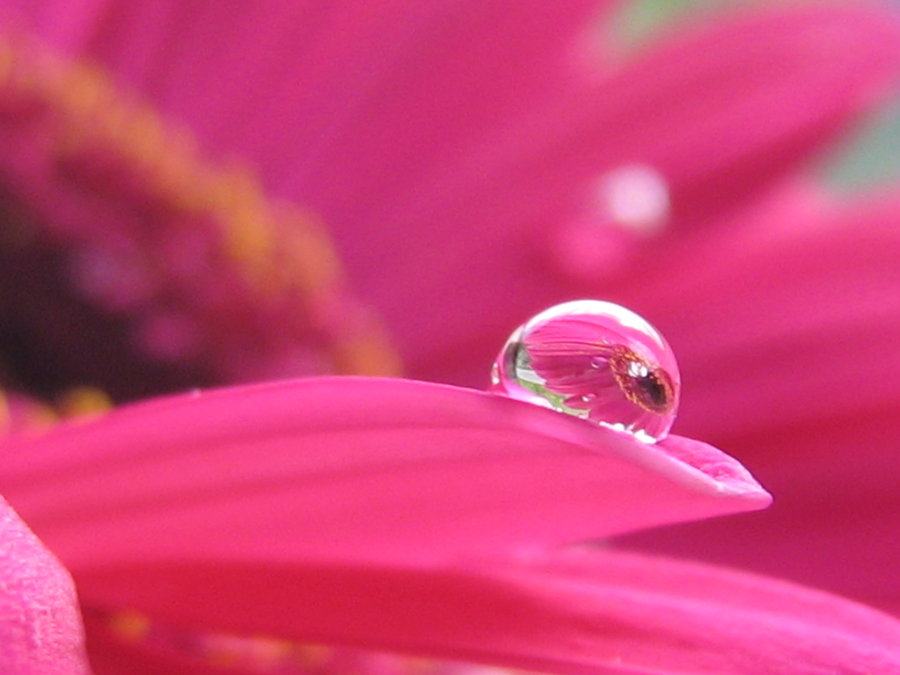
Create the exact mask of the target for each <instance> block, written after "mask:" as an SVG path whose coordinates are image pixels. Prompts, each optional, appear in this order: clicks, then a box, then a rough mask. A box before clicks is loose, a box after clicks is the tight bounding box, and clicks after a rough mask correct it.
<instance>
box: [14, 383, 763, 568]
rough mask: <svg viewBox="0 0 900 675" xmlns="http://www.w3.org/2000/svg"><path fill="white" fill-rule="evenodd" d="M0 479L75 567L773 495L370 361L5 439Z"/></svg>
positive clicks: (405, 539) (415, 535)
mask: <svg viewBox="0 0 900 675" xmlns="http://www.w3.org/2000/svg"><path fill="white" fill-rule="evenodd" d="M0 487H2V489H3V490H4V491H5V493H6V494H7V496H8V498H9V499H10V500H11V503H13V504H15V505H16V507H17V508H18V509H19V510H20V512H21V513H22V514H23V517H25V518H27V519H28V522H29V523H30V524H31V525H32V527H34V528H35V530H36V531H37V532H39V533H40V534H41V536H42V538H44V540H45V541H46V542H48V544H50V545H51V546H52V548H53V550H54V551H55V552H56V553H57V554H58V555H59V556H60V557H61V558H62V559H63V560H64V561H65V563H66V564H67V566H68V567H69V568H70V569H71V570H73V571H74V572H76V573H80V572H81V571H83V570H84V569H86V568H91V567H92V566H95V565H101V564H109V563H111V562H112V561H121V560H130V561H135V560H147V559H151V558H152V559H163V560H165V559H172V558H174V559H183V558H196V557H202V558H207V559H208V558H210V557H214V556H217V555H240V554H241V553H242V552H246V551H254V552H256V553H257V554H264V553H265V554H266V555H272V556H276V557H280V558H282V559H292V558H295V557H297V556H308V555H311V554H317V555H325V556H331V557H349V558H351V559H354V558H358V557H360V556H364V557H367V558H368V557H371V558H379V557H380V558H385V557H388V558H391V557H402V558H404V559H409V558H423V559H443V558H446V557H448V556H453V555H458V554H462V553H465V554H473V553H478V552H488V551H494V552H496V551H507V550H509V549H511V548H521V547H530V546H546V545H549V544H556V543H560V542H565V541H572V540H578V539H585V538H594V537H601V536H606V535H610V534H614V533H621V532H625V531H630V530H634V529H637V528H641V527H650V526H654V525H660V524H664V523H672V522H679V521H682V520H688V519H694V518H704V517H709V516H713V515H718V514H724V513H733V512H738V511H745V510H752V509H757V508H762V507H764V506H766V505H767V504H768V503H769V501H770V497H769V495H768V494H767V493H766V492H765V491H764V490H763V489H762V488H761V487H760V486H759V485H758V484H757V483H756V482H755V481H754V480H753V478H752V477H751V476H750V475H749V474H748V473H747V472H746V471H745V470H744V469H743V468H742V467H741V466H740V465H739V464H738V463H737V462H736V461H735V460H733V459H731V458H730V457H728V456H727V455H724V454H723V453H721V452H720V451H718V450H716V449H714V448H712V447H710V446H707V445H705V444H703V443H700V442H698V441H691V440H689V439H684V438H677V437H669V438H668V439H667V440H666V441H665V442H664V443H663V444H661V445H656V446H655V445H647V444H644V443H641V442H639V441H637V440H635V439H634V438H633V437H631V436H630V435H628V434H623V433H618V432H614V431H610V430H604V429H600V428H598V427H595V426H594V425H592V424H590V423H588V422H585V421H583V420H578V419H574V418H571V417H568V416H565V415H561V414H559V413H555V412H553V411H549V410H545V409H542V408H539V407H536V406H533V405H530V404H526V403H522V402H520V401H514V400H510V399H506V398H504V397H500V396H495V395H491V394H487V393H482V392H477V391H472V390H465V389H456V388H453V387H447V386H440V385H430V384H426V383H421V382H413V381H408V380H392V379H362V378H325V379H311V380H299V381H294V382H288V383H278V384H270V385H263V386H257V387H247V388H235V389H226V390H220V391H217V392H209V393H205V394H199V393H198V394H195V395H186V396H181V397H176V398H172V399H167V400H162V401H158V402H155V403H148V404H145V405H139V406H134V407H131V408H128V409H124V410H122V411H119V412H116V413H111V414H109V415H107V416H106V417H104V418H102V419H100V420H98V421H96V422H93V423H83V424H81V425H79V426H73V427H63V428H61V429H59V431H58V432H52V433H49V434H47V435H46V436H43V437H41V438H39V439H35V440H31V441H26V440H23V441H21V442H11V443H10V444H9V445H8V448H7V450H6V453H5V458H4V461H3V462H2V464H0Z"/></svg>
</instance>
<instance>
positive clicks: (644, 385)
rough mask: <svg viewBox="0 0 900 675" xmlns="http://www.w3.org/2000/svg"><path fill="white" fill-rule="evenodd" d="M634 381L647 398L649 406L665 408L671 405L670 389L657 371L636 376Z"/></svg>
mask: <svg viewBox="0 0 900 675" xmlns="http://www.w3.org/2000/svg"><path fill="white" fill-rule="evenodd" d="M634 383H635V385H637V388H638V389H639V390H640V392H641V394H642V396H643V397H644V399H645V400H646V402H647V404H648V407H650V408H654V409H663V410H665V408H667V407H668V405H669V389H668V387H666V385H665V384H664V383H663V381H662V380H661V379H660V378H659V377H658V376H657V375H656V373H652V372H651V373H648V374H647V375H642V376H640V377H635V378H634Z"/></svg>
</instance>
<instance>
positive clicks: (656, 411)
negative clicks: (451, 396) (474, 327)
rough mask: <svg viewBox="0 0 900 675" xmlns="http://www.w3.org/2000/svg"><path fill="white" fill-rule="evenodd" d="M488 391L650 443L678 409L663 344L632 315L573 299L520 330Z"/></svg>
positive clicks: (673, 366)
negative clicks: (586, 420) (590, 422)
mask: <svg viewBox="0 0 900 675" xmlns="http://www.w3.org/2000/svg"><path fill="white" fill-rule="evenodd" d="M491 383H492V389H493V390H494V391H496V392H499V393H502V394H505V395H507V396H510V397H511V398H516V399H520V400H523V401H528V402H530V403H535V404H537V405H541V406H544V407H548V408H552V409H554V410H558V411H560V412H563V413H567V414H570V415H574V416H576V417H581V418H584V419H588V420H591V421H592V422H595V423H597V424H600V425H603V426H607V427H611V428H613V429H618V430H620V431H627V432H629V433H631V434H633V435H634V436H635V437H637V438H638V439H640V440H642V441H644V442H647V443H653V442H656V441H660V440H662V439H663V438H665V437H666V436H667V435H668V433H669V429H671V427H672V423H673V422H674V421H675V416H676V414H677V411H678V396H679V391H680V389H681V379H680V376H679V374H678V364H677V363H676V362H675V356H674V354H673V353H672V349H671V348H670V347H669V345H668V343H667V342H666V341H665V339H664V338H663V337H662V335H660V334H659V332H657V331H656V329H655V328H653V326H651V325H650V324H649V323H647V322H646V321H645V320H644V319H642V318H641V317H640V316H638V315H637V314H635V313H634V312H632V311H630V310H628V309H625V308H624V307H621V306H619V305H616V304H614V303H611V302H601V301H599V300H576V301H574V302H567V303H564V304H561V305H556V306H555V307H551V308H550V309H548V310H545V311H543V312H541V313H540V314H538V315H537V316H535V317H533V318H532V319H530V320H529V321H527V322H526V323H525V324H524V325H522V326H520V327H519V328H518V329H516V331H515V332H514V333H513V334H512V336H511V337H510V338H509V340H508V341H507V343H506V345H505V346H504V347H503V350H502V351H501V352H500V355H499V356H498V357H497V361H496V362H495V363H494V366H493V369H492V371H491Z"/></svg>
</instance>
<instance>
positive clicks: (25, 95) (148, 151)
mask: <svg viewBox="0 0 900 675" xmlns="http://www.w3.org/2000/svg"><path fill="white" fill-rule="evenodd" d="M0 89H6V90H7V92H8V93H9V92H11V96H9V98H11V99H16V98H19V99H26V100H30V101H34V102H38V103H39V104H40V105H43V106H45V107H47V108H48V109H50V110H52V111H53V114H54V115H55V117H56V118H58V120H59V126H60V128H61V132H60V134H59V137H58V138H54V139H53V143H54V146H55V152H56V153H57V155H58V156H59V157H61V158H65V157H70V156H77V154H78V153H79V152H80V151H82V150H84V149H89V150H91V149H100V150H102V151H103V152H104V153H107V154H109V156H111V157H115V158H117V160H118V161H120V162H121V164H122V165H123V166H126V167H128V170H129V171H131V172H133V173H134V174H135V175H137V176H139V177H140V183H141V185H142V187H143V188H144V189H146V190H147V192H148V194H150V195H151V198H152V200H153V203H154V207H156V208H160V210H162V211H169V212H171V213H176V214H185V215H186V216H188V217H197V220H199V221H201V222H208V223H211V224H213V226H214V227H215V228H217V229H218V237H217V241H216V245H217V246H218V247H219V250H220V251H221V252H222V253H223V254H224V257H225V258H226V259H230V260H232V261H234V263H235V265H236V266H237V269H238V270H239V271H240V273H241V277H242V278H243V279H245V280H246V283H247V287H248V290H250V291H252V292H253V293H255V294H258V295H260V296H261V297H263V298H268V299H270V300H272V299H274V300H275V301H276V302H280V303H283V304H284V305H286V306H287V307H289V308H290V309H291V311H301V310H302V309H303V308H305V309H306V310H307V311H313V312H314V311H315V308H316V307H318V306H333V305H335V304H338V305H340V304H341V302H344V300H345V298H344V295H345V281H344V275H343V271H342V269H341V266H340V264H339V262H338V256H337V254H336V252H335V249H334V247H333V245H332V243H331V240H330V238H329V236H328V233H327V231H326V229H325V228H324V227H323V226H322V224H321V223H320V222H319V221H318V220H317V219H316V218H315V217H313V216H311V215H310V214H309V213H307V212H306V211H304V210H302V209H300V208H298V207H296V206H295V205H292V204H285V203H274V202H271V201H270V200H269V199H267V197H266V195H265V193H264V190H263V187H262V185H261V183H260V181H259V179H258V178H257V176H256V174H255V173H254V172H253V171H252V170H251V169H250V168H248V167H244V166H236V165H231V166H219V165H216V164H214V163H212V162H209V161H205V160H203V159H202V158H200V157H199V154H198V152H197V150H196V143H195V142H194V139H193V137H192V135H191V133H190V132H189V131H188V130H186V129H183V128H180V127H179V126H177V125H176V124H173V123H171V122H169V121H168V120H166V121H163V120H162V118H161V117H160V115H159V114H158V113H157V112H156V111H155V110H154V109H153V108H152V107H150V106H149V105H147V104H144V103H141V102H139V101H138V100H136V99H135V98H133V97H130V96H128V95H127V94H125V93H123V92H122V91H121V90H119V89H118V88H116V87H115V86H114V84H113V83H112V82H111V81H110V80H109V78H108V77H107V76H106V75H105V74H104V73H103V72H102V71H101V70H100V69H99V68H98V67H95V66H92V65H89V64H86V63H80V62H77V61H74V62H73V61H69V60H65V59H63V58H60V57H58V56H56V55H55V54H54V53H53V52H51V51H50V50H49V49H47V48H46V47H44V46H42V45H40V44H37V43H35V41H34V40H32V39H26V38H23V37H20V36H15V37H13V38H10V37H3V36H0ZM335 298H340V301H339V302H338V303H335V302H334V300H335ZM267 302H268V304H269V305H271V301H267ZM359 309H360V308H359V307H356V306H354V307H353V310H354V311H353V312H348V314H353V316H355V317H356V319H354V320H345V321H343V322H340V323H341V327H340V328H336V329H334V330H333V331H332V333H333V334H331V335H330V336H329V339H328V343H329V349H330V351H331V358H332V361H333V366H334V368H335V369H336V370H338V371H339V372H353V373H363V374H396V373H397V372H398V371H399V360H398V358H397V356H396V354H395V352H394V351H393V349H392V348H391V346H390V344H389V340H388V339H387V335H386V331H385V330H384V329H383V327H382V325H381V323H380V322H379V321H378V320H377V318H375V317H374V316H373V315H372V313H371V312H368V311H359Z"/></svg>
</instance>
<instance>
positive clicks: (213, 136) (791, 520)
mask: <svg viewBox="0 0 900 675" xmlns="http://www.w3.org/2000/svg"><path fill="white" fill-rule="evenodd" d="M0 26H2V32H0V139H2V144H0V218H2V221H0V222H2V229H0V261H2V267H0V376H2V381H0V384H2V386H3V388H4V391H5V392H6V394H5V398H4V410H5V414H4V415H3V416H2V422H3V424H4V425H5V426H6V428H7V430H8V431H9V432H10V433H18V432H20V431H21V430H22V429H26V428H27V429H31V430H34V429H35V428H36V427H41V426H49V425H52V424H53V423H54V420H55V419H56V418H57V417H58V416H69V415H77V414H83V413H97V412H101V411H102V410H103V409H105V408H106V407H108V405H109V404H110V403H120V402H125V401H131V400H135V399H140V398H144V397H148V396H152V395H158V394H163V393H170V392H181V391H186V390H190V389H193V388H205V387H209V386H213V385H220V384H231V383H238V382H249V381H257V380H267V379H277V378H287V377H295V376H307V375H322V374H332V373H339V374H364V375H374V374H384V375H401V374H402V375H405V376H408V377H412V378H417V379H424V380H430V381H435V382H444V383H449V384H455V385H463V386H467V387H474V388H484V387H485V386H486V384H487V379H488V373H489V368H490V363H491V361H492V359H493V357H494V355H495V353H496V351H497V350H498V349H499V347H500V346H501V345H502V344H503V342H504V340H505V339H506V337H507V336H508V334H509V333H510V331H511V330H512V329H513V328H514V327H515V326H517V325H518V324H520V323H521V322H522V321H524V320H525V319H526V318H528V317H529V316H531V315H533V314H534V313H536V312H538V311H540V310H542V309H544V308H545V307H547V306H549V305H550V304H553V303H555V302H560V301H564V300H569V299H573V298H581V297H593V298H600V299H605V300H611V301H614V302H617V303H620V304H623V305H625V306H628V307H629V308H631V309H633V310H635V311H637V312H639V313H640V314H642V315H643V316H645V317H646V318H648V319H649V320H650V321H651V322H652V323H653V324H654V325H655V326H657V327H658V328H659V329H660V330H661V331H662V333H664V334H665V335H666V337H667V339H668V341H669V342H670V343H671V345H672V347H673V349H674V351H675V354H676V356H677V358H678V360H679V364H680V367H681V374H682V378H683V382H684V384H683V392H682V402H681V413H680V417H679V421H678V422H677V423H676V426H675V428H674V431H675V432H676V433H678V434H680V435H685V436H691V437H694V438H699V439H703V440H704V441H708V442H710V443H713V444H715V445H717V446H718V447H721V448H723V449H724V450H726V451H727V452H728V453H729V454H731V455H733V456H735V457H737V458H739V459H740V460H741V462H743V463H744V464H745V465H746V466H747V467H748V468H750V470H751V471H753V473H754V475H756V476H757V478H759V480H760V482H761V483H762V484H763V485H765V486H766V487H767V489H769V490H770V491H771V492H772V493H773V494H774V496H775V503H774V504H773V506H772V507H771V508H770V509H768V510H765V511H762V512H759V513H754V514H747V515H738V516H731V517H729V518H723V519H719V520H714V521H704V522H699V523H693V524H686V525H673V526H669V527H666V528H662V529H656V530H652V531H647V532H642V533H637V534H630V535H627V536H623V537H621V538H619V539H616V540H613V541H612V545H613V546H622V547H623V548H625V547H627V548H628V549H630V550H644V551H650V552H654V553H665V554H676V555H679V556H681V557H686V558H694V559H697V560H701V561H705V562H712V563H721V564H725V565H729V566H734V567H738V568H742V569H745V570H751V571H754V572H760V573H764V574H767V575H771V576H773V577H777V578H783V579H788V580H792V581H796V582H799V583H802V584H805V585H808V586H812V587H816V588H821V589H824V590H828V591H831V592H834V593H838V594H841V595H844V596H846V597H849V598H851V599H854V600H858V601H862V602H864V603H867V604H869V605H871V606H873V607H876V608H879V609H881V610H884V611H887V612H890V613H897V612H900V579H898V576H897V573H896V561H897V560H898V559H900V536H898V535H900V453H898V444H897V440H896V439H897V437H898V432H900V426H898V425H900V378H898V375H900V355H898V354H900V352H898V350H897V348H896V345H897V344H900V264H898V262H900V191H898V185H900V184H898V182H897V181H898V180H900V161H898V159H897V158H898V152H897V151H898V140H900V103H898V101H900V98H898V92H900V87H898V74H900V11H898V6H897V4H896V3H888V2H884V3H879V2H833V1H829V2H824V1H823V2H814V1H811V0H810V1H804V2H791V1H788V0H784V1H775V0H769V1H765V0H758V1H757V0H746V1H744V2H739V1H737V0H730V1H729V0H703V1H700V2H683V1H664V0H633V1H622V2H616V1H612V0H599V1H591V2H588V1H581V0H578V1H573V2H566V3H548V2H543V1H541V2H537V1H535V2H531V1H525V2H495V3H481V2H469V3H465V2H459V3H455V2H451V3H431V2H420V1H408V2H404V1H401V0H390V1H385V2H364V1H353V0H343V1H341V2H335V3H329V2H315V1H310V2H296V3H293V2H277V1H274V0H273V1H271V2H260V3H255V4H253V5H252V6H250V5H249V4H248V3H239V2H222V3H218V2H217V3H213V2H208V1H205V0H181V1H180V2H175V1H174V0H173V1H167V0H166V1H163V0H161V1H159V2H148V3H140V4H138V3H129V2H126V1H124V0H96V1H87V0H79V1H78V2H66V1H63V0H58V1H57V0H51V1H47V2H43V3H32V2H24V1H23V2H17V1H14V0H6V1H4V2H2V3H0ZM3 491H4V486H3V485H2V484H0V492H3ZM10 502H11V505H12V506H13V507H14V508H15V507H16V502H15V500H14V499H12V498H10ZM26 520H27V518H26ZM38 534H40V532H38ZM118 620H121V621H124V624H127V625H132V624H129V623H128V621H125V620H122V617H119V619H118ZM121 621H120V622H121ZM140 621H141V620H140V619H135V622H136V623H137V624H140ZM132 623H134V622H132ZM126 628H127V626H126ZM155 630H157V631H158V632H162V633H164V632H165V631H164V630H163V629H160V628H159V627H157V628H156V629H155ZM161 639H169V638H166V637H165V636H163V638H161ZM223 639H226V638H223ZM175 641H177V639H175ZM257 646H258V645H257ZM348 658H349V657H348ZM385 658H387V657H385ZM313 662H317V663H320V661H316V659H315V658H312V657H310V663H313ZM352 667H353V668H356V667H358V664H357V665H354V666H352ZM384 667H385V668H387V667H388V666H384ZM423 667H424V666H423ZM337 668H338V670H336V671H334V672H341V670H340V668H341V667H340V666H338V667H337ZM98 672H101V671H98ZM346 672H351V666H346ZM373 672H374V671H373ZM385 672H389V671H385ZM423 672H424V671H423Z"/></svg>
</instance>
